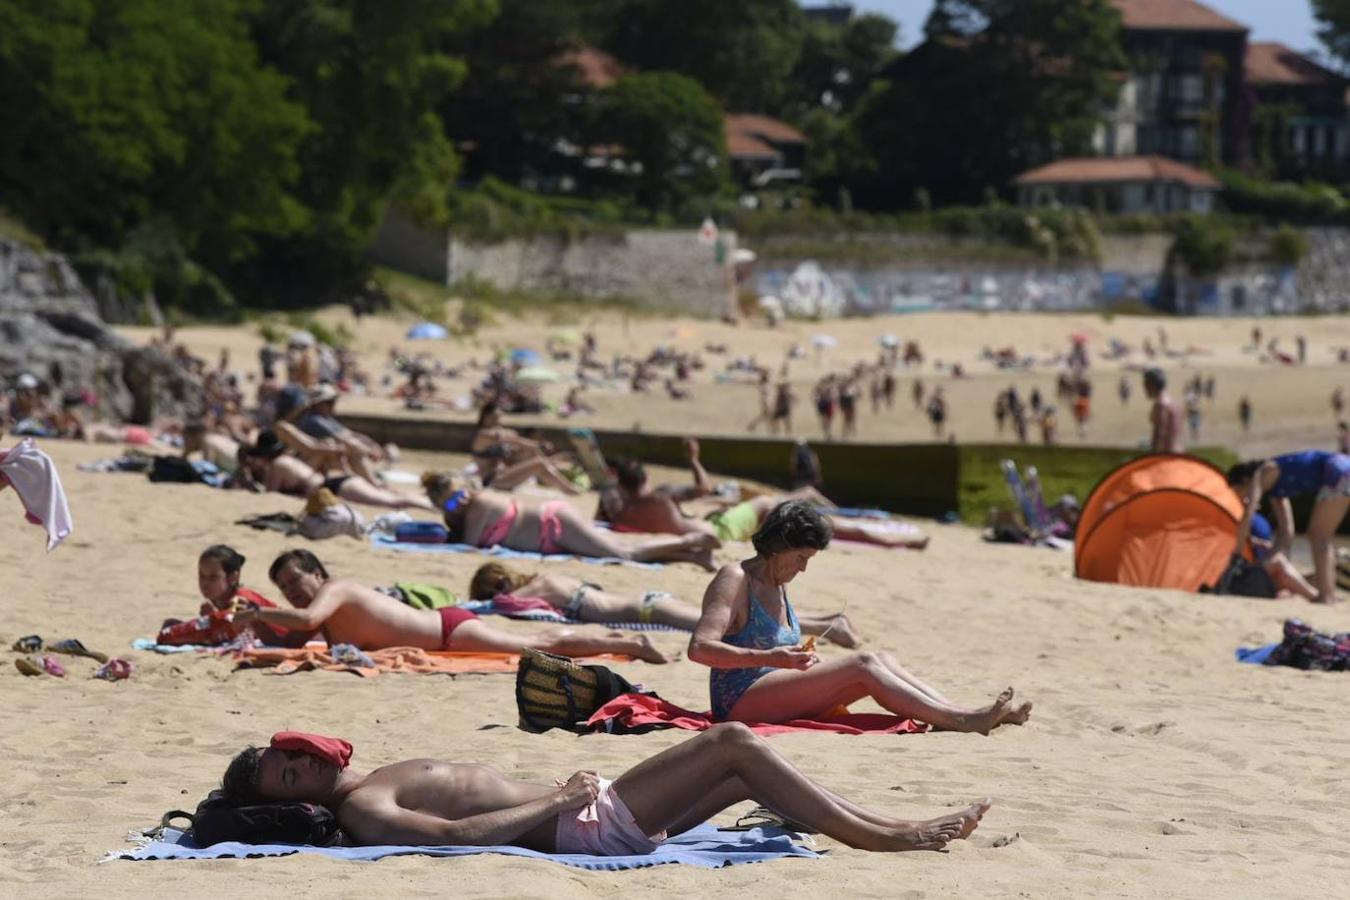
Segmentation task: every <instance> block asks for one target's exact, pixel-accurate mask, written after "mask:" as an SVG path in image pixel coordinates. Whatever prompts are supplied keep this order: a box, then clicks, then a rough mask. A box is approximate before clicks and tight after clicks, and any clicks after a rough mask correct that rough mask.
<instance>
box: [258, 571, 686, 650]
mask: <svg viewBox="0 0 1350 900" xmlns="http://www.w3.org/2000/svg"><path fill="white" fill-rule="evenodd" d="M268 576H269V577H270V578H271V579H272V582H273V583H274V584H276V586H277V587H278V588H280V589H281V593H282V594H283V595H284V596H285V597H286V600H287V601H288V602H289V603H290V604H291V605H292V606H294V607H295V609H269V608H266V607H261V608H255V609H246V610H243V611H242V612H238V613H236V614H235V617H234V621H235V623H236V624H240V625H246V624H249V623H259V622H261V623H263V624H265V625H274V626H275V625H280V626H281V627H283V628H288V629H291V630H293V631H295V632H299V633H300V634H303V635H304V636H305V637H306V638H309V637H313V636H316V635H320V634H321V635H322V636H323V638H324V639H325V640H327V641H328V643H329V644H330V645H334V644H353V645H355V646H356V647H359V648H361V649H362V650H382V649H384V648H386V647H419V648H421V649H423V650H452V651H455V652H459V653H519V652H520V651H521V650H524V649H525V648H526V647H532V648H534V649H536V650H544V651H547V652H549V653H559V654H562V655H563V656H594V655H596V654H599V653H614V654H619V655H622V656H631V657H634V658H636V659H641V660H644V661H646V662H650V663H664V662H669V659H668V658H667V657H666V656H665V654H663V653H661V652H660V651H659V650H657V649H656V647H654V646H653V645H652V643H651V641H649V640H648V639H647V636H646V635H645V634H637V635H631V634H624V633H622V632H618V631H611V632H603V633H602V632H598V631H595V630H591V629H579V628H549V629H545V630H541V631H536V632H534V633H533V634H528V635H526V634H516V633H514V632H510V631H502V630H499V629H497V628H494V627H492V626H491V625H488V624H487V623H486V622H484V621H482V620H481V619H479V618H478V616H476V615H474V614H473V613H472V612H469V611H468V610H466V609H461V608H460V607H457V606H444V607H441V608H440V609H417V608H415V607H412V606H408V605H407V604H405V603H402V602H400V601H399V600H396V599H394V598H393V597H391V596H390V595H389V594H386V593H383V592H381V591H378V590H376V589H374V588H371V587H366V586H365V585H363V584H357V583H356V582H354V581H348V580H346V579H336V578H330V577H329V575H328V570H327V569H325V568H324V565H323V563H321V562H320V561H319V558H318V557H316V556H315V555H314V554H313V553H310V552H309V551H308V550H289V551H287V552H285V553H283V554H281V555H280V556H278V557H277V558H276V559H275V560H273V562H272V567H271V569H270V570H269V571H268Z"/></svg>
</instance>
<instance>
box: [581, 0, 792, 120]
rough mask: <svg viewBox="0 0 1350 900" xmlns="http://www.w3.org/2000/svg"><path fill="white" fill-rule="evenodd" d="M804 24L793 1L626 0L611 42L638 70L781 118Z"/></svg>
mask: <svg viewBox="0 0 1350 900" xmlns="http://www.w3.org/2000/svg"><path fill="white" fill-rule="evenodd" d="M805 21H806V20H805V17H804V16H803V15H802V11H801V8H800V7H799V6H798V5H797V3H796V2H795V0H734V2H728V0H680V2H670V0H626V2H623V3H622V4H618V5H617V6H616V9H615V10H614V13H613V24H612V27H611V30H610V31H609V34H608V36H607V38H606V41H605V47H606V49H608V50H609V51H610V52H612V53H613V54H614V55H616V56H617V57H619V58H620V59H622V60H623V61H624V62H626V63H628V64H629V65H631V66H633V67H634V68H636V69H641V70H647V71H655V70H668V71H672V72H678V73H680V74H682V75H687V76H689V77H690V78H693V79H695V80H697V81H698V82H699V83H700V84H702V85H703V86H704V87H705V88H707V89H708V91H709V92H710V93H712V95H713V96H715V97H717V98H718V99H719V100H720V101H721V102H722V104H723V106H725V107H726V108H727V109H729V110H732V111H734V112H764V113H769V114H773V115H776V114H778V113H779V112H780V111H781V110H782V108H783V105H784V104H785V103H786V101H787V99H788V98H789V96H790V95H791V94H792V86H791V84H790V81H789V76H790V73H791V72H792V69H793V66H795V65H796V63H797V57H798V56H799V54H800V53H801V46H802V38H803V34H804V30H805Z"/></svg>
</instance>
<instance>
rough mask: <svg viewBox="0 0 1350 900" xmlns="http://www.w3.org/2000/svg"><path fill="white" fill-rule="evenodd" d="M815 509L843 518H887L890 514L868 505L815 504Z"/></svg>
mask: <svg viewBox="0 0 1350 900" xmlns="http://www.w3.org/2000/svg"><path fill="white" fill-rule="evenodd" d="M816 509H817V510H819V511H820V512H823V513H829V514H830V515H832V516H840V517H842V518H845V519H889V518H890V517H891V514H890V513H888V512H886V510H884V509H872V508H870V507H867V508H864V507H858V506H834V507H830V506H817V507H816Z"/></svg>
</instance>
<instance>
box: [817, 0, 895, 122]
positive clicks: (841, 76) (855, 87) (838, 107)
mask: <svg viewBox="0 0 1350 900" xmlns="http://www.w3.org/2000/svg"><path fill="white" fill-rule="evenodd" d="M898 33H899V26H897V25H896V24H895V22H893V21H891V20H890V19H888V18H886V17H885V16H881V15H876V14H874V13H869V14H866V15H862V16H857V17H854V18H851V19H849V21H848V22H847V23H845V24H844V25H833V24H831V23H828V22H813V23H811V24H810V25H809V26H808V27H807V29H806V31H805V33H804V37H803V41H802V51H801V55H800V57H798V59H797V65H796V66H795V67H794V68H793V70H792V74H791V90H792V93H793V96H792V101H793V103H794V105H795V106H797V107H798V108H799V109H801V110H802V111H803V112H805V111H808V110H810V109H813V108H816V107H825V108H826V109H829V110H830V111H832V112H835V113H841V112H846V111H848V110H849V109H851V108H852V107H853V105H854V103H856V102H857V100H858V99H859V98H860V97H862V96H863V94H865V93H866V92H867V89H868V87H869V86H870V85H871V84H872V81H873V79H875V78H876V77H877V76H878V75H879V74H880V73H881V70H882V69H884V68H885V67H886V65H887V64H888V63H889V62H890V61H891V60H892V59H894V58H895V56H896V55H897V51H896V49H895V42H896V36H897V35H898Z"/></svg>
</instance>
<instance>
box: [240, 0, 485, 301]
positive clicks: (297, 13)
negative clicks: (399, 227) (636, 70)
mask: <svg viewBox="0 0 1350 900" xmlns="http://www.w3.org/2000/svg"><path fill="white" fill-rule="evenodd" d="M495 13H496V4H495V2H494V0H264V2H262V3H261V4H260V5H259V6H258V8H257V11H256V13H255V15H254V16H253V34H254V37H255V40H256V42H257V45H258V47H259V49H260V52H261V55H262V58H263V59H264V60H265V61H267V62H268V63H270V64H271V65H273V66H274V67H276V68H277V69H278V70H279V71H281V72H283V73H284V74H285V75H287V76H288V77H289V79H290V82H291V94H292V96H293V97H294V98H295V99H296V100H298V101H299V102H300V103H301V104H302V105H303V106H304V108H305V109H306V110H307V111H308V113H309V116H310V118H311V119H312V120H313V122H314V123H315V128H314V130H313V131H312V132H311V134H310V135H309V137H308V138H307V139H306V141H305V144H304V147H303V150H302V154H301V157H300V158H301V160H302V161H303V168H302V171H301V177H300V180H299V184H298V194H299V196H300V197H301V198H302V200H303V201H304V203H305V204H306V206H307V207H309V209H310V210H311V215H312V225H311V227H310V228H309V229H308V230H307V231H306V233H305V234H304V236H303V240H290V241H285V242H274V243H272V244H271V245H270V246H268V247H267V248H266V249H267V251H268V252H267V254H266V257H265V258H264V259H262V260H260V261H259V262H258V263H256V264H254V265H252V266H250V267H249V269H248V270H246V271H240V272H237V273H235V274H236V275H237V276H238V277H242V278H246V279H248V280H249V281H251V282H254V283H258V284H260V285H262V286H263V289H264V290H266V291H267V292H268V293H270V294H276V295H282V294H284V295H285V296H290V297H292V298H293V299H296V300H300V299H317V298H318V297H322V296H325V295H326V294H327V293H328V292H329V291H331V290H334V289H339V288H342V287H344V286H345V285H348V284H350V283H351V282H352V281H354V280H356V279H360V278H361V277H363V275H364V271H365V266H366V263H365V260H364V255H363V254H364V249H365V247H366V244H367V242H368V241H369V239H370V236H371V234H372V232H373V230H374V229H375V227H376V226H378V225H379V223H380V221H381V219H382V218H383V216H384V213H385V210H386V208H387V206H388V204H389V203H390V202H391V201H394V202H398V203H400V204H402V205H404V206H405V207H407V208H408V209H410V210H411V211H412V212H413V213H414V214H415V215H416V216H417V217H418V218H419V219H421V220H422V221H424V222H429V223H444V222H446V221H448V218H449V208H448V206H447V202H446V200H447V192H448V191H449V190H450V189H451V186H452V182H453V179H454V177H455V174H456V171H457V167H458V163H457V158H456V155H455V152H454V147H453V145H452V144H451V143H450V141H449V139H448V138H447V137H446V134H445V130H444V128H443V127H442V123H441V120H440V117H439V116H438V115H437V112H436V110H437V109H438V107H439V106H440V105H441V104H442V103H443V102H444V101H445V100H446V98H447V96H448V95H449V94H450V92H451V91H453V90H454V89H455V88H456V87H457V86H458V85H459V84H460V83H461V82H462V81H463V79H464V76H465V72H466V67H465V65H464V62H463V61H462V60H461V59H459V58H457V57H455V56H452V55H450V54H449V53H447V52H444V51H443V50H442V47H443V46H444V45H446V44H448V43H450V42H452V41H453V40H454V38H455V37H456V35H458V34H459V33H461V32H462V31H464V30H467V29H473V28H476V27H478V26H480V25H482V24H483V23H485V22H487V21H489V20H490V19H491V17H492V16H493V15H494V14H495ZM297 270H299V271H303V272H306V273H307V274H308V278H307V279H305V280H304V281H303V282H301V283H302V284H303V285H304V287H305V288H306V289H309V290H310V291H311V294H312V295H311V296H310V297H308V298H306V297H299V296H296V295H295V293H294V292H295V290H296V285H297V279H296V278H295V272H296V271H297ZM315 295H317V296H315Z"/></svg>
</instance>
